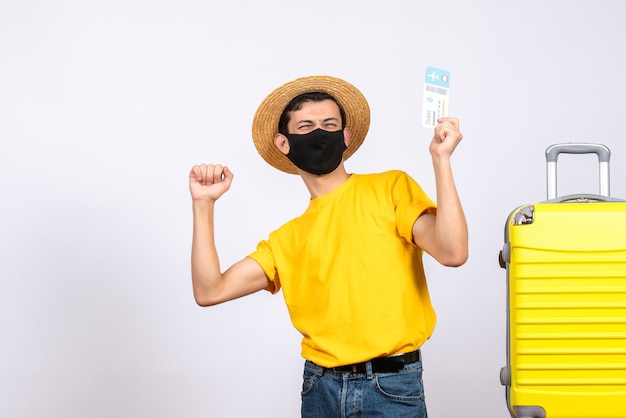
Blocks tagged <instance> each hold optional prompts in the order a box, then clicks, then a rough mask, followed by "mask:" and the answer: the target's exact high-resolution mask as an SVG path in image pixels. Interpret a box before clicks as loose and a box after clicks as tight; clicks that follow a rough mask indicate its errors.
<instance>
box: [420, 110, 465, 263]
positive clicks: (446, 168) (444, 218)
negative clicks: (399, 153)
mask: <svg viewBox="0 0 626 418" xmlns="http://www.w3.org/2000/svg"><path fill="white" fill-rule="evenodd" d="M438 122H439V124H438V125H437V127H436V128H435V133H434V136H433V140H432V142H431V144H430V148H429V151H430V154H431V157H432V161H433V168H434V170H435V185H436V188H437V215H436V216H435V215H432V214H428V213H425V214H423V215H421V216H420V217H419V218H417V220H416V221H415V224H414V225H413V240H414V241H415V243H416V244H417V245H418V246H419V247H420V248H422V249H423V250H424V251H426V252H427V253H429V254H430V255H431V256H432V257H433V258H435V259H436V260H437V261H438V262H440V263H441V264H443V265H445V266H451V267H456V266H460V265H462V264H464V263H465V261H467V257H468V238H467V235H468V234H467V223H466V221H465V214H464V213H463V208H462V206H461V201H460V199H459V195H458V193H457V190H456V186H455V184H454V177H453V176H452V166H451V163H450V157H451V156H452V153H453V152H454V150H455V149H456V147H457V145H458V144H459V142H460V141H461V139H463V135H462V134H461V132H460V131H459V121H458V119H454V118H441V119H439V120H438Z"/></svg>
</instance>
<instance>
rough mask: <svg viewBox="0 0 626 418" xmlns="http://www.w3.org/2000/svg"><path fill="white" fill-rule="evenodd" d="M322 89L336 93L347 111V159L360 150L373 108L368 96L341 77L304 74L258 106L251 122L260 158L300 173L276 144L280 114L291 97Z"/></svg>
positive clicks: (288, 171)
mask: <svg viewBox="0 0 626 418" xmlns="http://www.w3.org/2000/svg"><path fill="white" fill-rule="evenodd" d="M316 91H321V92H325V93H328V94H330V95H331V96H333V97H334V98H335V99H336V100H337V102H338V103H339V104H340V105H341V107H342V108H343V110H344V111H345V113H346V120H345V124H346V127H347V128H349V129H350V134H351V136H350V138H351V139H350V144H349V145H348V148H347V149H346V150H345V151H344V153H343V158H344V160H346V159H348V158H349V157H350V156H351V155H352V154H354V152H355V151H356V150H357V149H359V147H360V146H361V144H362V143H363V141H364V140H365V136H366V135H367V131H368V130H369V125H370V108H369V105H368V103H367V100H366V99H365V96H363V94H362V93H361V92H360V91H359V90H358V89H357V88H356V87H354V86H353V85H352V84H350V83H348V82H347V81H344V80H342V79H340V78H336V77H331V76H324V75H317V76H309V77H301V78H297V79H295V80H292V81H290V82H288V83H285V84H283V85H282V86H280V87H278V88H277V89H276V90H274V91H273V92H271V93H270V94H269V95H268V96H267V97H266V98H265V99H264V100H263V102H261V104H260V105H259V108H258V109H257V111H256V113H255V115H254V119H253V121H252V140H253V141H254V145H255V147H256V149H257V151H258V152H259V154H261V157H263V159H264V160H265V161H266V162H267V163H268V164H270V165H272V166H273V167H275V168H277V169H279V170H281V171H284V172H285V173H290V174H297V173H298V171H297V169H296V166H295V165H293V163H292V162H291V161H290V160H289V158H287V156H285V155H284V154H283V153H282V152H280V151H279V150H278V148H277V147H276V146H275V145H274V137H275V136H276V134H277V133H278V122H279V119H280V116H281V114H282V113H283V111H284V110H285V108H286V107H287V105H288V104H289V102H291V100H292V99H293V98H294V97H296V96H298V95H300V94H302V93H309V92H316Z"/></svg>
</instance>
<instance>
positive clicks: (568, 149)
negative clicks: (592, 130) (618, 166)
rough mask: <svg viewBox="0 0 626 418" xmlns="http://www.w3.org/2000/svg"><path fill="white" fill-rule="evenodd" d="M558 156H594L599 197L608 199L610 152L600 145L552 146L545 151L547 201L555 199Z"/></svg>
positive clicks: (573, 144)
mask: <svg viewBox="0 0 626 418" xmlns="http://www.w3.org/2000/svg"><path fill="white" fill-rule="evenodd" d="M559 154H596V155H597V156H598V163H599V166H600V196H604V197H609V195H610V191H609V161H610V159H611V151H610V150H609V149H608V148H607V147H606V146H604V145H602V144H589V143H566V144H554V145H551V146H549V147H548V149H546V162H547V184H548V200H552V199H556V198H557V190H556V164H557V161H558V159H559Z"/></svg>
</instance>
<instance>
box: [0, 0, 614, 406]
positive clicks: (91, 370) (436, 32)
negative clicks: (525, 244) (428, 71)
mask: <svg viewBox="0 0 626 418" xmlns="http://www.w3.org/2000/svg"><path fill="white" fill-rule="evenodd" d="M625 14H626V3H624V2H621V1H619V0H615V1H607V0H601V1H598V0H594V1H580V0H576V1H565V0H563V1H546V0H541V1H537V0H531V1H524V2H519V1H516V2H509V1H496V0H493V1H488V0H483V1H463V0H448V1H415V0H404V1H403V0H387V1H384V2H381V1H372V0H350V1H341V0H333V1H330V0H319V1H315V2H295V1H288V0H271V1H253V0H247V1H246V0H229V1H219V2H218V1H214V0H206V1H200V0H176V1H174V0H160V1H159V0H155V1H148V0H143V1H141V0H124V1H122V0H106V1H105V0H91V1H78V0H60V1H43V0H40V1H35V0H20V1H11V0H2V1H1V2H0V416H2V417H10V418H24V417H59V418H61V417H63V418H67V417H80V418H82V417H90V418H91V417H94V418H96V417H185V418H187V417H188V418H192V417H226V418H230V417H295V416H299V406H300V398H299V396H300V393H299V392H300V375H301V371H302V359H301V358H300V347H299V336H298V335H297V333H296V332H295V331H294V330H293V328H292V327H291V324H290V322H289V319H288V316H287V313H286V310H285V308H284V306H283V300H282V296H281V295H280V294H279V295H276V296H271V295H270V294H267V293H265V292H263V293H259V294H255V295H253V296H250V297H247V298H244V299H240V300H237V301H233V302H230V303H227V304H224V305H221V306H218V307H213V308H199V307H197V306H196V305H195V303H194V301H193V297H192V292H191V286H190V284H191V279H190V269H189V250H190V239H191V220H192V219H191V206H190V199H189V193H188V189H187V175H188V171H189V169H190V168H191V166H192V165H193V164H195V163H198V162H220V163H225V164H228V165H229V166H230V167H231V169H232V171H233V172H234V173H235V182H234V183H233V186H232V189H231V191H230V192H229V193H228V194H227V195H225V196H224V197H223V199H222V200H221V201H220V202H219V206H218V211H217V219H216V222H217V241H218V246H219V250H220V255H221V260H222V264H223V267H226V266H228V265H230V264H231V263H233V262H235V261H237V260H239V259H240V258H242V257H243V256H245V255H246V254H248V253H249V252H251V251H252V250H253V249H254V248H255V246H256V244H257V242H258V241H259V240H261V239H264V238H266V236H267V234H268V233H269V232H270V231H271V230H273V229H274V228H276V227H277V226H279V225H280V224H282V223H283V222H285V221H287V220H288V219H290V218H292V217H294V216H296V215H298V214H300V213H301V212H302V211H303V210H304V208H305V207H306V205H307V200H308V195H307V193H306V190H305V187H304V185H303V184H302V182H301V181H300V179H299V178H298V177H297V176H290V175H286V174H283V173H281V172H279V171H277V170H275V169H274V168H272V167H270V166H269V165H267V164H266V163H265V162H264V161H263V160H262V159H261V158H260V157H259V155H258V154H257V153H256V150H255V148H254V146H253V144H252V140H251V136H250V125H251V121H252V116H253V114H254V111H255V110H256V107H257V106H258V104H259V103H260V102H261V100H262V99H263V98H264V97H265V96H266V95H267V94H268V93H269V92H270V91H271V90H273V89H274V88H275V87H277V86H278V85H280V84H282V83H284V82H286V81H288V80H290V79H293V78H295V77H299V76H304V75H311V74H329V75H333V76H338V77H341V78H345V79H346V80H348V81H350V82H351V83H353V84H354V85H356V86H357V87H358V88H359V89H360V90H361V91H362V92H363V93H364V94H365V96H366V97H367V98H368V100H369V102H370V105H371V109H372V123H371V128H370V132H369V135H368V137H367V139H366V141H365V143H364V145H363V146H362V147H361V149H360V150H359V151H358V152H357V154H355V155H354V156H353V157H352V158H351V159H350V160H348V162H347V164H346V167H347V169H348V170H349V171H351V172H376V171H383V170H387V169H392V168H395V169H402V170H405V171H407V172H408V173H409V174H411V175H412V176H413V177H414V178H415V179H416V180H418V181H419V182H420V183H421V184H422V186H423V187H424V189H425V190H426V191H427V192H428V193H429V194H430V195H431V196H433V197H434V184H433V176H432V167H431V165H430V157H429V155H428V150H427V148H428V143H429V141H430V137H431V132H430V131H429V130H427V129H424V128H422V127H421V124H420V113H421V100H422V83H423V78H424V71H425V68H426V67H427V66H436V67H440V68H444V69H447V70H449V71H450V72H451V73H452V78H451V81H452V87H451V113H452V114H453V115H456V116H458V117H459V118H460V119H461V127H462V131H463V133H464V135H465V139H464V140H463V142H462V143H461V145H460V146H459V148H458V149H457V152H456V153H455V155H454V158H453V163H454V170H455V175H456V180H457V186H458V189H459V192H460V195H461V198H462V201H463V204H464V208H465V211H466V215H467V219H468V222H469V228H470V252H471V254H470V259H469V261H468V262H467V263H466V264H465V265H464V266H463V267H460V268H457V269H448V268H443V267H440V266H438V265H436V264H435V263H434V262H433V260H432V259H430V258H428V256H427V257H426V267H427V270H428V271H427V273H428V275H429V284H430V288H431V293H432V298H433V301H434V304H435V307H436V309H437V312H438V316H439V321H438V326H437V329H436V331H435V334H434V336H433V338H432V339H431V340H430V341H429V342H427V343H426V345H425V347H424V349H423V353H424V358H425V363H424V367H425V372H424V373H425V375H424V378H425V384H426V395H427V404H428V408H429V416H432V417H434V418H447V417H459V416H464V417H481V418H483V417H486V418H498V417H506V416H508V411H507V408H506V402H505V399H504V388H503V387H502V386H501V384H500V382H499V371H500V367H502V366H504V364H505V361H506V353H505V329H506V328H505V323H506V307H505V272H504V270H502V269H500V267H499V265H498V261H497V259H498V252H499V250H500V248H501V247H502V244H503V230H504V223H505V219H506V217H507V216H508V215H509V213H510V212H511V211H512V210H513V209H514V208H515V207H517V206H519V205H521V204H524V203H532V202H536V201H540V200H543V199H545V197H546V192H545V158H544V150H545V149H546V147H547V146H548V145H550V144H553V143H557V142H569V141H587V142H601V143H604V144H606V145H607V146H609V148H611V150H612V152H613V154H612V157H613V158H612V170H611V173H612V195H613V196H615V197H626V176H625V174H626V173H625V171H626V142H625V141H624V122H623V121H624V117H623V116H624V105H623V103H624V97H625V96H626V83H625V81H624V74H626V60H625V57H624V40H625V39H626V25H624V23H623V18H624V16H625ZM559 164H560V166H559V167H560V169H561V171H560V172H559V174H560V177H559V193H560V194H569V193H576V192H590V193H595V192H596V191H597V172H596V167H595V159H594V157H592V156H579V158H578V159H574V158H573V157H571V158H570V156H563V157H562V158H561V159H560V163H559ZM577 164H580V166H579V167H577ZM383 250H384V249H383Z"/></svg>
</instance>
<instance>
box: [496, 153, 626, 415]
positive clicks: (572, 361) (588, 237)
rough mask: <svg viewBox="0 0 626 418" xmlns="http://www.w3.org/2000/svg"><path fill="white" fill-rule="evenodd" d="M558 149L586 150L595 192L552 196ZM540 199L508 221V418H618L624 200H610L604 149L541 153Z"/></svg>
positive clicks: (625, 329) (503, 375) (624, 382)
mask: <svg viewBox="0 0 626 418" xmlns="http://www.w3.org/2000/svg"><path fill="white" fill-rule="evenodd" d="M561 153H573V154H586V153H595V154H597V156H598V160H599V165H600V176H599V177H600V194H599V195H570V196H564V197H558V196H557V189H556V185H557V182H556V175H557V171H556V164H557V161H558V156H559V154H561ZM546 159H547V183H548V200H547V201H544V202H540V203H536V204H532V205H524V206H521V207H519V208H517V209H516V210H514V211H513V212H512V213H511V215H510V216H509V217H508V219H507V223H506V227H505V244H504V246H503V248H502V251H501V252H500V265H501V266H502V267H503V268H506V271H507V317H508V318H507V364H506V366H505V367H503V368H502V369H501V371H500V380H501V382H502V384H503V385H504V386H505V387H506V400H507V404H508V408H509V412H510V414H511V416H512V417H516V418H626V202H625V201H623V200H619V199H613V198H610V197H609V195H610V193H609V159H610V151H609V149H608V148H607V147H605V146H603V145H599V144H571V143H570V144H556V145H553V146H551V147H549V148H548V149H547V150H546Z"/></svg>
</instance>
